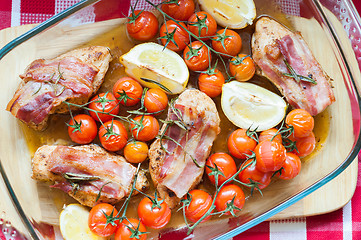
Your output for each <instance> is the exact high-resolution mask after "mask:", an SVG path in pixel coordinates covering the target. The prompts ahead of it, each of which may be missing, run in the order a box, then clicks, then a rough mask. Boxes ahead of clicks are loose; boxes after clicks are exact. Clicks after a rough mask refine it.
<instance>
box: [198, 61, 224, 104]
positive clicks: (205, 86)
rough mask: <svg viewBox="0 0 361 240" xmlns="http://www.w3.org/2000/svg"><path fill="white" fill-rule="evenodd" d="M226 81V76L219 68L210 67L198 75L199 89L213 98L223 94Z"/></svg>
mask: <svg viewBox="0 0 361 240" xmlns="http://www.w3.org/2000/svg"><path fill="white" fill-rule="evenodd" d="M224 82H225V79H224V76H223V74H222V73H221V72H220V71H219V70H218V69H212V68H211V69H208V70H207V71H206V72H202V73H201V74H200V75H199V77H198V87H199V90H201V91H202V92H204V93H205V94H207V95H208V96H209V97H212V98H213V97H217V96H218V95H219V94H221V92H222V86H223V84H224Z"/></svg>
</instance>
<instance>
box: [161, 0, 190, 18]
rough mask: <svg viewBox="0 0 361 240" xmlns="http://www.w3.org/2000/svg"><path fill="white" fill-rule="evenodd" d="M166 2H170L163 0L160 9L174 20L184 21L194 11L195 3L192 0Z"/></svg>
mask: <svg viewBox="0 0 361 240" xmlns="http://www.w3.org/2000/svg"><path fill="white" fill-rule="evenodd" d="M167 2H170V0H168V1H164V2H163V4H162V11H163V12H165V13H166V14H168V15H169V16H170V17H172V18H174V19H175V20H181V21H186V20H188V18H189V17H190V16H192V14H193V13H194V10H195V5H194V2H193V0H179V1H178V2H177V3H170V4H169V3H167Z"/></svg>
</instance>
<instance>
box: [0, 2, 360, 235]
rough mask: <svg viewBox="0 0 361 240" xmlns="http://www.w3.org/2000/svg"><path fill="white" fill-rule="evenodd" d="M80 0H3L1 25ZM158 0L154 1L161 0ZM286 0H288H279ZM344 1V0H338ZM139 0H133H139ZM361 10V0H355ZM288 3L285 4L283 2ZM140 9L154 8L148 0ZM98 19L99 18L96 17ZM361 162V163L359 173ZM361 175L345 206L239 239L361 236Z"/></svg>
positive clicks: (37, 17)
mask: <svg viewBox="0 0 361 240" xmlns="http://www.w3.org/2000/svg"><path fill="white" fill-rule="evenodd" d="M79 1H80V0H0V29H4V28H7V27H13V26H18V25H23V24H31V23H40V22H43V21H45V20H46V19H48V18H50V17H51V16H53V15H54V14H57V13H59V12H61V11H62V10H64V9H66V8H68V7H70V6H72V5H73V4H75V3H77V2H79ZM116 1H119V2H117V5H118V6H121V7H122V8H126V9H128V8H129V0H115V2H116ZM159 1H160V0H155V1H154V2H155V3H156V2H159ZM278 1H279V2H284V1H285V0H278ZM335 1H340V0H335ZM135 2H136V0H131V1H130V3H131V4H133V5H134V4H135ZM287 2H288V4H287V5H286V7H285V8H284V9H283V10H284V11H285V12H286V13H288V14H292V15H300V11H301V10H300V9H301V8H300V3H301V2H302V0H293V1H292V3H289V2H290V1H287ZM354 4H355V6H356V7H357V8H358V9H359V10H361V1H360V0H354ZM283 5H284V4H283ZM136 8H137V9H147V8H150V6H149V5H148V4H146V3H145V2H144V0H143V1H142V0H140V1H139V2H138V6H137V7H136ZM123 10H124V9H123ZM125 11H127V10H125ZM95 20H96V19H95ZM360 173H361V164H359V175H360ZM360 180H361V176H359V177H358V182H357V186H356V191H355V194H354V196H353V198H352V200H351V201H350V202H349V203H348V204H347V205H346V206H345V207H343V208H342V209H340V210H337V211H335V212H332V213H328V214H324V215H320V216H314V217H307V218H299V219H292V220H282V221H270V222H263V223H261V224H259V225H257V226H255V227H253V228H252V229H250V230H248V231H246V232H244V233H242V234H240V235H238V236H236V237H234V238H233V239H235V240H240V239H252V240H289V239H292V240H306V239H311V240H323V239H325V240H333V239H337V240H338V239H344V240H351V239H354V240H357V239H361V207H360V206H361V181H360Z"/></svg>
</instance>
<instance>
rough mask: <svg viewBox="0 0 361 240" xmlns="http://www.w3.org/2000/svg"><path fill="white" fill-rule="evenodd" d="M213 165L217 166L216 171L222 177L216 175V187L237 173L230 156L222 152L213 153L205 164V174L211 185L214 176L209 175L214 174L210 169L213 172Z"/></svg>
mask: <svg viewBox="0 0 361 240" xmlns="http://www.w3.org/2000/svg"><path fill="white" fill-rule="evenodd" d="M215 165H217V168H218V170H219V171H220V172H221V173H223V175H224V176H222V175H220V174H219V175H218V186H219V185H221V184H222V183H224V182H225V181H226V180H228V179H229V178H231V177H232V176H233V175H234V174H235V173H236V172H237V166H236V163H235V162H234V160H233V158H232V157H231V156H230V155H228V154H227V153H222V152H219V153H214V154H212V155H211V156H209V158H208V160H207V162H206V173H207V175H208V178H209V180H211V182H212V183H213V184H215V176H214V175H213V174H211V175H210V173H212V172H214V171H212V169H211V168H214V170H215V168H216V166H215Z"/></svg>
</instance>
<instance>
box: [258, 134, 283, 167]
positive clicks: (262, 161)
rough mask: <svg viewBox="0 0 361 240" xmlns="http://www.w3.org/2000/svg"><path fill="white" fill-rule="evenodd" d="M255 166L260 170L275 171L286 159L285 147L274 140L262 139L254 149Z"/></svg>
mask: <svg viewBox="0 0 361 240" xmlns="http://www.w3.org/2000/svg"><path fill="white" fill-rule="evenodd" d="M254 152H255V154H256V160H257V161H256V168H257V169H258V170H260V171H261V172H272V171H277V170H278V169H280V168H281V167H282V165H283V163H284V162H285V160H286V149H285V147H284V146H283V145H282V144H280V143H278V142H275V141H263V142H261V143H259V144H258V145H257V146H256V148H255V149H254Z"/></svg>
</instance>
